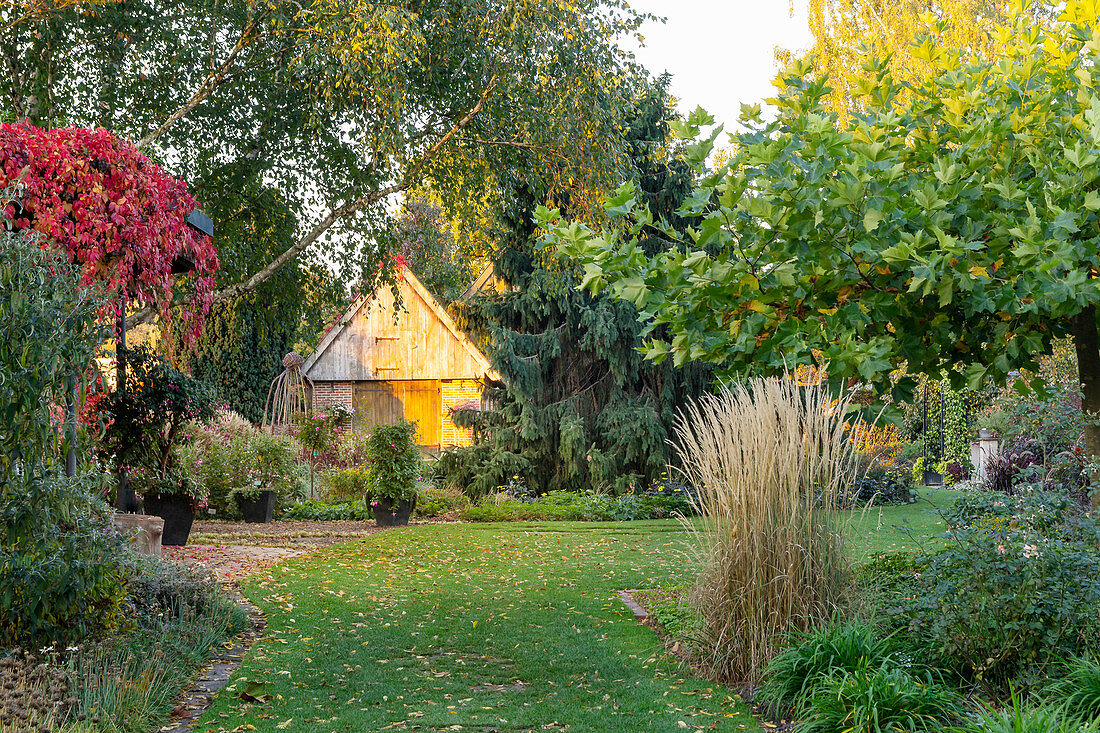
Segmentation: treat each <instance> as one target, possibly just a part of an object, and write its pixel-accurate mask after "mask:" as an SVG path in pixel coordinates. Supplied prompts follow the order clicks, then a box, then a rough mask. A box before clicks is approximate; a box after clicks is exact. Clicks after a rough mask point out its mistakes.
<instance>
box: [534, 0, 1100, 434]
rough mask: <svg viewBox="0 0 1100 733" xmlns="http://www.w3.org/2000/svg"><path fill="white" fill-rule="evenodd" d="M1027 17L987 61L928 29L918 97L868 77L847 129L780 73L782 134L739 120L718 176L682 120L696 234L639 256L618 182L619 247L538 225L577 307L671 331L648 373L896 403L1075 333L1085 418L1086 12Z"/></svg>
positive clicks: (1090, 286)
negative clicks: (610, 310) (897, 375)
mask: <svg viewBox="0 0 1100 733" xmlns="http://www.w3.org/2000/svg"><path fill="white" fill-rule="evenodd" d="M1024 10H1025V7H1024V6H1020V7H1017V9H1016V14H1015V15H1014V16H1013V19H1012V21H1011V23H1010V24H1009V25H1006V26H1002V27H1000V28H998V29H997V30H996V37H997V39H998V42H999V44H1000V46H1001V48H1002V50H1001V51H997V52H995V53H994V54H993V55H992V57H991V58H989V59H988V60H982V59H977V58H974V57H968V56H965V55H964V54H963V53H962V52H961V51H960V50H959V49H956V48H951V47H950V46H947V45H946V44H945V39H944V37H943V35H942V33H939V32H938V31H936V29H933V31H934V32H933V33H932V34H930V35H927V36H924V37H922V38H920V39H918V42H917V43H916V44H915V46H914V47H913V49H912V53H913V54H914V55H915V56H916V57H917V58H918V59H920V60H922V61H925V62H927V63H930V64H934V65H935V67H936V69H937V73H936V74H934V75H931V76H929V77H928V78H923V79H917V80H915V81H907V82H903V81H899V80H898V79H897V78H896V77H895V75H894V73H893V72H892V71H891V68H890V66H889V64H888V63H887V62H886V60H884V59H882V58H878V57H867V58H866V59H865V60H866V62H867V63H868V64H869V65H870V66H869V68H871V69H873V74H872V78H871V79H870V81H867V82H863V83H860V84H859V85H858V92H859V94H860V102H861V104H860V106H859V108H858V109H856V110H854V111H853V113H852V119H851V121H850V124H849V125H848V126H847V129H844V128H842V127H841V126H840V125H839V124H838V118H837V114H836V112H834V111H833V110H832V109H831V108H830V106H829V95H830V93H831V91H832V89H831V87H830V86H829V84H828V81H827V79H825V78H823V77H822V76H821V75H819V74H816V73H814V70H813V67H812V66H811V64H809V63H808V62H806V61H797V62H795V63H794V64H793V65H792V66H791V67H789V68H788V69H787V70H786V72H785V73H784V75H783V85H782V88H781V90H780V92H779V95H778V98H777V100H776V104H777V115H776V116H775V117H774V119H770V120H765V119H764V118H763V116H762V115H761V112H760V109H759V107H751V106H746V107H745V108H744V114H743V116H742V123H743V124H744V125H745V126H746V128H747V129H746V130H745V131H744V132H743V133H739V134H737V135H735V136H734V139H735V141H736V142H737V153H736V155H735V157H734V158H733V159H732V160H731V161H730V162H729V163H728V165H726V166H723V167H721V168H719V169H718V170H710V169H708V167H707V165H706V160H707V157H708V155H709V153H710V152H711V150H712V147H713V141H714V139H715V137H716V131H713V132H710V133H709V134H706V133H704V132H703V130H704V129H705V128H707V127H709V126H711V125H712V124H713V122H714V121H713V120H712V119H711V118H710V117H709V116H708V115H706V114H705V113H704V112H702V111H697V112H696V113H695V114H693V115H692V116H691V118H690V119H689V120H688V121H687V122H686V123H683V124H680V125H678V126H677V129H678V131H679V133H680V134H682V135H683V136H684V137H686V138H690V139H693V140H694V142H692V143H691V144H690V145H688V146H687V148H686V153H687V156H688V159H689V160H690V161H691V162H692V163H693V164H694V165H695V167H696V171H697V174H698V176H697V179H696V184H695V189H694V191H693V192H692V194H691V195H690V196H688V197H686V198H685V199H684V201H683V203H682V205H681V208H680V213H681V214H682V215H683V216H686V217H689V218H690V219H691V222H692V227H691V228H690V229H689V230H688V232H687V234H686V235H684V236H681V235H679V234H678V233H677V232H676V231H675V230H674V229H672V228H669V227H665V228H664V232H665V236H666V237H668V238H669V240H670V241H672V242H675V243H676V244H675V246H674V247H671V248H670V249H669V250H668V251H664V252H659V253H657V254H656V255H654V256H646V253H645V252H644V251H643V249H642V248H641V246H640V244H639V241H638V233H639V232H640V231H642V230H643V229H644V228H646V227H649V226H650V225H651V222H653V216H652V214H651V213H650V212H649V211H648V210H647V208H646V206H645V204H644V202H643V200H642V199H641V198H640V197H639V196H638V195H637V193H636V189H635V187H634V186H633V185H631V184H626V185H624V186H623V187H622V188H620V189H619V191H618V192H617V193H616V195H614V196H613V197H612V198H611V199H610V201H609V202H608V204H607V207H608V211H609V212H610V213H611V214H613V215H614V216H616V217H617V218H618V224H619V226H618V227H617V228H612V229H608V230H607V231H604V232H602V233H596V232H593V231H591V230H590V229H588V228H587V227H585V226H583V225H579V224H575V223H574V224H565V223H563V222H561V221H560V220H559V218H558V216H557V215H556V214H555V213H554V212H550V211H547V210H545V209H544V210H542V211H541V212H540V218H541V220H542V222H543V223H544V224H545V225H547V226H549V227H551V228H552V229H553V238H554V239H556V241H558V242H559V243H560V248H561V251H562V252H563V253H565V254H568V255H570V256H572V257H575V258H577V259H578V260H579V261H580V262H581V263H583V266H584V270H585V278H584V286H585V287H587V288H589V289H591V290H593V291H601V290H605V289H606V290H608V291H609V292H611V293H613V294H614V295H615V296H616V297H619V298H621V299H624V300H628V301H630V302H632V303H633V304H635V306H636V307H637V308H638V310H639V312H640V313H641V315H642V318H643V319H644V320H645V321H646V322H647V323H648V325H649V328H650V333H651V335H652V336H655V335H658V334H659V333H660V332H658V331H657V330H656V329H658V328H661V329H667V333H668V335H669V338H667V339H665V338H651V339H650V341H649V342H648V344H647V346H646V349H647V354H648V356H649V357H650V358H653V359H656V360H662V359H664V358H666V357H670V356H671V358H672V359H673V360H674V361H675V362H676V363H684V362H686V361H688V360H693V359H699V360H704V361H709V362H714V363H717V364H720V365H722V366H723V367H724V368H725V369H726V370H727V372H729V373H745V372H747V371H749V370H750V369H751V370H756V371H759V370H771V371H778V370H780V369H783V368H785V367H789V366H791V365H793V364H800V363H812V364H816V365H819V366H825V365H827V367H828V374H829V376H830V377H831V378H833V379H845V380H847V379H856V380H859V381H862V382H865V383H871V384H873V385H875V386H877V387H878V388H880V389H883V390H887V389H891V388H893V389H894V390H895V393H896V394H897V395H898V396H905V395H906V394H907V393H909V392H910V391H911V389H912V385H913V377H912V376H905V377H902V378H901V379H900V380H898V381H897V383H896V384H895V383H894V382H892V381H891V377H890V375H891V372H892V371H894V370H895V369H897V368H898V367H900V366H902V365H903V364H905V365H907V366H908V372H909V374H910V375H914V374H919V373H927V374H932V375H937V374H943V375H944V376H945V377H947V378H949V379H950V380H951V382H952V384H953V385H954V386H956V387H962V386H964V384H969V385H970V386H976V385H978V384H980V383H981V381H982V380H983V378H985V377H987V376H988V377H992V378H995V379H996V380H999V381H1003V380H1005V379H1007V378H1009V375H1010V374H1011V372H1012V371H1013V370H1014V369H1016V368H1019V367H1026V368H1030V369H1034V368H1035V366H1036V359H1037V357H1038V356H1039V355H1040V354H1043V353H1045V352H1047V351H1048V350H1049V349H1050V346H1051V342H1052V339H1054V338H1056V337H1060V336H1064V335H1067V334H1073V335H1075V336H1076V344H1077V349H1078V352H1079V364H1080V369H1081V375H1082V378H1083V380H1084V383H1085V392H1086V399H1085V407H1086V409H1087V410H1089V411H1096V410H1097V409H1100V394H1097V393H1096V389H1095V386H1096V385H1100V382H1097V379H1098V378H1100V351H1098V350H1097V328H1096V303H1097V302H1098V300H1100V277H1098V270H1097V268H1098V266H1100V255H1098V251H1100V246H1098V245H1100V237H1098V235H1100V229H1098V215H1097V212H1098V211H1100V192H1098V191H1097V180H1098V179H1100V155H1098V152H1100V97H1098V96H1097V94H1096V91H1095V85H1094V83H1093V79H1094V71H1093V70H1094V69H1095V68H1096V66H1095V65H1096V63H1097V62H1098V61H1100V24H1098V17H1097V16H1098V6H1097V3H1095V2H1093V1H1092V0H1074V1H1072V2H1068V3H1066V7H1065V8H1064V10H1063V11H1062V12H1061V14H1060V16H1059V18H1058V20H1057V21H1056V22H1053V23H1052V24H1050V25H1049V27H1043V26H1041V25H1037V24H1035V23H1034V22H1032V18H1031V16H1029V15H1027V14H1026V13H1025V12H1024ZM903 91H904V92H906V95H905V96H904V97H903V95H902V92H903ZM957 367H958V368H957ZM1090 385H1091V386H1092V392H1091V393H1090ZM1090 394H1092V397H1091V398H1090V396H1089V395H1090ZM1093 437H1094V438H1097V437H1100V436H1093ZM1093 448H1094V449H1093V450H1092V453H1093V454H1094V455H1095V454H1100V443H1097V445H1096V446H1093Z"/></svg>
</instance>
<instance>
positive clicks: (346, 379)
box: [303, 269, 499, 450]
mask: <svg viewBox="0 0 1100 733" xmlns="http://www.w3.org/2000/svg"><path fill="white" fill-rule="evenodd" d="M398 291H399V293H400V300H401V307H400V309H399V310H398V313H397V317H396V319H395V318H394V311H395V301H394V296H393V293H392V292H391V290H390V288H389V287H388V286H382V287H380V288H379V289H378V290H377V291H375V292H374V293H371V294H370V295H365V296H361V297H360V298H359V299H358V300H356V302H355V303H354V304H353V305H352V307H351V308H349V309H348V311H347V312H346V313H345V314H344V316H343V317H342V318H341V319H340V321H339V322H338V323H337V324H336V325H335V326H333V328H332V329H331V330H330V331H329V332H328V333H327V334H326V335H325V337H324V338H323V339H322V340H321V344H320V346H318V348H317V351H315V352H314V353H313V354H311V355H310V356H309V358H308V359H306V363H305V365H304V366H303V371H304V372H305V373H306V375H308V376H309V378H310V379H312V380H313V382H314V385H315V388H314V391H313V400H314V404H315V405H316V404H318V403H323V402H326V401H330V402H331V401H335V402H341V403H343V404H345V405H346V406H348V407H350V408H351V409H352V411H353V412H354V413H355V420H356V423H357V426H359V427H366V428H369V427H371V426H373V425H379V424H392V423H393V422H395V421H396V420H398V419H400V418H401V417H405V418H407V419H408V420H410V421H413V422H415V423H416V424H417V427H418V431H419V438H418V442H419V443H420V444H421V446H423V447H424V448H426V449H429V450H430V449H438V448H447V447H449V446H456V445H469V444H470V443H471V442H472V436H471V435H470V433H469V431H467V430H465V429H463V428H460V427H458V426H456V425H455V424H454V423H453V422H452V420H451V411H452V410H453V409H454V408H458V407H474V408H477V407H480V404H481V399H482V392H483V388H484V385H485V383H486V381H489V380H499V376H498V375H497V374H496V373H495V372H494V371H493V369H492V367H491V366H490V365H489V360H488V359H486V358H485V355H484V354H482V353H481V351H480V350H479V349H478V348H477V346H475V345H474V344H473V343H472V342H471V341H470V339H469V338H467V337H466V335H465V334H464V333H462V332H461V331H460V330H459V329H458V328H457V327H456V326H455V323H454V321H453V320H452V319H451V317H450V316H449V315H448V314H447V312H446V311H445V310H444V309H443V308H442V307H441V306H440V305H439V303H438V302H436V300H435V298H433V297H432V295H431V293H429V292H428V291H427V289H426V288H425V287H424V286H423V285H422V284H421V283H420V281H419V280H417V279H416V276H415V275H413V274H412V273H411V272H409V271H408V270H407V269H406V270H403V272H402V273H401V277H400V279H399V282H398Z"/></svg>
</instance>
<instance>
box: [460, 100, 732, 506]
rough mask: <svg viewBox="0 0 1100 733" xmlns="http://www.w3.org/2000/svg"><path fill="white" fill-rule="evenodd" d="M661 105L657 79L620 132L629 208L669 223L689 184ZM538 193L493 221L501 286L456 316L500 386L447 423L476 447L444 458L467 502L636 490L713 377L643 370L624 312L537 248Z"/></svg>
mask: <svg viewBox="0 0 1100 733" xmlns="http://www.w3.org/2000/svg"><path fill="white" fill-rule="evenodd" d="M671 104H672V103H671V100H670V98H669V96H668V92H667V79H663V80H659V81H657V82H656V83H654V84H652V85H651V86H650V87H649V88H648V89H646V90H645V93H643V94H639V95H638V96H637V98H636V99H635V100H634V103H633V105H632V109H631V112H630V114H629V116H627V117H625V119H624V120H623V126H624V128H625V130H626V143H627V144H626V146H625V153H626V155H627V156H628V159H629V160H630V161H631V167H630V170H631V173H632V174H633V175H632V180H635V181H637V185H638V187H639V189H640V191H642V193H641V194H639V195H640V196H641V197H644V200H645V201H646V202H648V203H649V204H650V205H652V206H653V208H654V210H656V211H659V212H661V214H663V215H664V216H666V217H667V218H669V219H675V214H674V212H673V208H674V207H675V205H676V202H677V201H678V200H679V199H680V197H681V196H683V195H684V194H685V193H686V192H687V191H688V190H689V187H690V184H691V172H690V169H688V168H687V167H686V166H685V165H684V164H682V163H680V162H679V161H677V160H676V159H675V155H674V145H673V144H672V141H671V140H670V134H669V129H668V125H667V123H666V122H665V120H667V119H668V118H669V117H670V116H671V115H672V113H671ZM547 185H548V186H549V183H548V184H547ZM544 193H545V189H541V190H539V189H536V190H532V191H529V192H527V193H526V194H525V195H522V196H517V197H516V199H515V201H514V203H513V204H512V206H511V208H510V210H507V211H506V212H504V215H503V216H502V217H501V219H502V222H501V224H502V228H503V231H504V234H503V235H502V236H500V238H499V239H498V241H497V242H496V255H495V257H494V272H493V274H494V276H495V278H496V279H497V280H498V282H500V283H503V285H504V286H505V287H496V288H492V289H491V290H490V292H487V293H482V294H480V296H479V297H476V298H474V299H473V300H472V302H471V303H469V304H465V303H463V304H460V306H459V307H458V308H457V309H456V310H457V311H458V315H459V317H460V320H461V321H462V323H463V325H464V327H466V328H467V329H468V330H469V331H470V332H471V333H472V335H473V336H474V338H476V339H477V340H478V341H479V342H481V343H484V344H486V345H487V351H488V355H489V358H490V360H491V361H492V363H493V367H494V368H495V369H496V370H497V371H498V372H499V373H500V374H501V376H502V378H503V383H502V384H501V385H497V386H494V388H493V389H491V390H490V391H489V394H488V397H489V400H488V402H489V403H490V404H491V405H492V407H491V409H487V410H471V411H456V413H455V414H456V418H455V419H456V421H457V422H459V423H460V424H463V425H466V426H470V427H472V428H473V429H474V431H475V434H476V436H477V443H476V445H474V446H473V447H471V448H463V449H458V450H454V451H451V452H449V453H447V454H445V455H444V458H443V460H442V461H441V462H440V468H441V471H442V473H443V475H444V476H445V477H446V478H448V479H450V480H451V481H453V482H454V483H455V484H456V485H460V486H465V487H467V490H468V491H470V492H471V493H474V494H484V493H488V492H492V491H494V490H497V489H498V488H499V487H502V486H505V485H509V484H511V485H513V486H514V485H515V484H516V483H521V484H523V486H524V487H525V488H526V489H527V490H528V491H531V492H535V493H542V492H547V491H551V490H554V489H566V490H586V489H588V488H590V487H600V488H604V489H607V490H609V491H612V492H614V493H622V492H629V491H631V490H644V489H646V488H649V487H651V486H652V485H653V484H654V482H655V479H657V477H658V476H659V475H660V474H661V472H662V471H664V470H665V469H666V468H667V466H668V463H669V460H670V459H671V457H672V456H671V449H670V447H669V438H670V436H671V434H672V423H673V419H674V416H675V411H676V409H677V407H678V406H680V405H682V404H683V402H684V400H686V399H688V398H690V397H693V396H696V395H698V394H699V393H700V392H702V391H704V390H705V389H706V388H707V386H708V385H709V384H710V381H711V372H710V370H709V369H707V368H704V367H702V366H700V365H692V366H690V367H688V368H683V369H677V368H674V367H673V365H672V364H671V363H669V364H663V365H656V364H651V363H649V364H647V363H645V361H644V360H643V358H642V355H641V353H640V352H639V351H638V346H639V345H640V344H641V340H640V333H641V326H640V324H639V323H638V314H637V312H636V311H635V309H634V308H633V306H631V305H630V304H627V303H622V302H616V301H615V300H614V299H612V298H609V297H607V296H606V295H597V296H593V295H590V294H588V293H583V292H580V291H578V290H577V289H576V285H577V284H578V283H579V273H578V272H577V271H576V270H575V269H574V268H573V267H572V266H571V265H570V263H568V262H561V261H559V260H558V259H557V257H555V255H554V252H553V251H552V250H547V248H546V247H545V246H543V245H542V244H541V243H540V242H539V241H538V232H537V230H536V227H535V226H534V222H533V214H534V210H535V207H536V205H537V204H538V203H539V202H540V201H542V200H543V194H544ZM647 244H652V246H653V247H655V248H659V247H661V246H662V243H661V242H660V240H659V239H658V238H653V240H652V242H648V241H647V242H643V246H647Z"/></svg>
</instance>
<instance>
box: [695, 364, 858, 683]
mask: <svg viewBox="0 0 1100 733" xmlns="http://www.w3.org/2000/svg"><path fill="white" fill-rule="evenodd" d="M847 407H848V400H847V399H846V398H842V399H840V400H839V401H838V400H836V399H834V398H833V397H832V396H831V395H830V394H829V393H828V392H827V391H826V390H825V388H824V387H822V386H821V385H820V384H806V383H805V382H804V381H803V382H802V383H800V380H796V379H794V378H792V376H791V375H789V374H788V375H785V376H784V377H782V378H768V379H763V378H758V379H752V380H749V381H746V382H741V383H738V384H734V385H730V386H723V387H722V388H721V390H720V391H719V392H718V393H717V394H714V395H705V396H703V397H701V398H700V399H698V400H697V401H695V402H694V403H692V404H689V405H688V407H687V408H686V409H684V410H682V411H681V412H680V414H679V416H678V418H677V422H676V426H675V440H674V444H675V446H676V448H677V449H678V451H679V454H680V457H681V462H682V465H683V469H682V470H683V472H684V474H685V476H686V478H687V479H688V482H689V483H691V484H693V485H694V486H695V487H697V489H698V491H697V495H696V496H694V497H692V501H693V503H694V504H695V509H696V510H697V512H698V514H699V515H700V517H699V519H698V520H685V525H686V526H687V527H688V528H689V529H690V530H691V531H692V532H694V534H695V537H696V539H697V541H698V542H697V545H696V547H697V551H698V554H699V561H700V565H701V567H702V570H701V572H700V574H699V576H698V578H697V581H696V584H695V586H694V589H693V591H692V593H691V595H690V599H691V601H692V603H693V604H694V605H695V606H696V607H697V608H698V609H699V611H700V613H701V615H702V617H703V621H704V634H705V636H706V638H705V639H703V641H704V643H705V648H706V650H707V653H708V654H709V659H707V660H705V661H706V662H707V663H708V664H709V665H710V666H711V671H712V672H713V674H714V675H715V676H717V677H719V678H720V679H726V680H734V681H737V682H754V681H755V680H756V679H757V678H758V677H759V675H760V674H761V672H763V670H764V666H765V664H766V663H767V662H768V660H770V659H771V658H772V657H773V656H774V655H775V654H776V653H778V651H779V649H780V647H781V645H782V643H783V640H784V639H785V638H787V637H788V635H789V634H790V632H792V631H808V630H810V629H811V628H814V627H815V626H817V625H818V624H820V623H822V622H825V621H828V620H830V619H832V618H834V617H835V615H836V614H837V612H838V610H839V609H840V608H841V607H842V606H843V602H844V596H845V593H846V590H847V587H848V561H847V557H846V555H845V552H844V546H843V536H844V532H845V529H846V519H845V518H844V517H845V516H850V515H847V514H846V513H843V514H842V513H841V512H839V511H838V510H841V509H846V508H849V507H851V506H852V505H853V503H854V498H853V492H852V487H853V483H854V479H855V476H856V472H857V459H856V453H855V450H854V446H853V444H852V442H851V441H849V440H848V439H847V437H846V435H845V430H846V428H845V423H844V415H845V412H846V409H847Z"/></svg>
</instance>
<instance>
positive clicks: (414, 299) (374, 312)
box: [309, 282, 484, 382]
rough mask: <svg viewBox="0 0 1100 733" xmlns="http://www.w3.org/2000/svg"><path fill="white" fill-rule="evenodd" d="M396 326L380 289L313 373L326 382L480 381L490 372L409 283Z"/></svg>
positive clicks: (403, 286) (387, 297)
mask: <svg viewBox="0 0 1100 733" xmlns="http://www.w3.org/2000/svg"><path fill="white" fill-rule="evenodd" d="M401 292H402V297H403V299H404V308H405V309H404V310H403V311H401V313H400V314H399V315H398V318H397V321H396V323H395V322H394V317H393V312H394V300H393V294H392V293H391V292H390V290H389V289H388V288H380V289H379V291H378V292H376V293H375V295H374V297H372V298H371V299H370V300H369V301H368V302H367V304H366V305H365V306H363V308H361V309H360V310H359V311H358V312H357V313H356V314H355V315H354V316H353V317H352V320H351V322H350V323H349V324H348V326H347V327H346V328H344V330H343V332H342V333H341V334H340V335H339V336H337V337H336V339H335V340H333V342H332V343H331V344H330V345H329V347H328V348H327V349H326V350H325V353H324V354H322V355H321V357H320V358H319V359H318V360H317V362H316V363H315V364H314V365H313V367H312V369H310V371H309V376H310V378H311V379H313V380H314V381H317V382H321V381H360V380H374V379H380V380H385V381H400V380H423V379H435V380H441V379H479V378H480V377H481V376H482V372H483V371H484V370H483V368H482V367H481V365H479V364H478V362H477V360H476V359H474V357H473V356H472V355H471V354H470V353H469V351H467V350H466V348H465V346H464V345H463V344H462V342H461V341H460V340H459V339H458V338H456V337H455V335H454V334H453V333H452V332H451V331H450V329H448V328H447V326H446V324H444V323H443V321H441V320H440V319H439V317H438V316H437V315H436V314H435V312H434V311H433V310H432V309H431V307H430V306H429V305H428V304H427V303H426V302H425V301H424V300H423V299H422V298H421V297H420V295H419V294H418V293H417V292H416V291H415V290H413V288H412V287H411V286H409V285H408V283H406V282H402V284H401Z"/></svg>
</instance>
